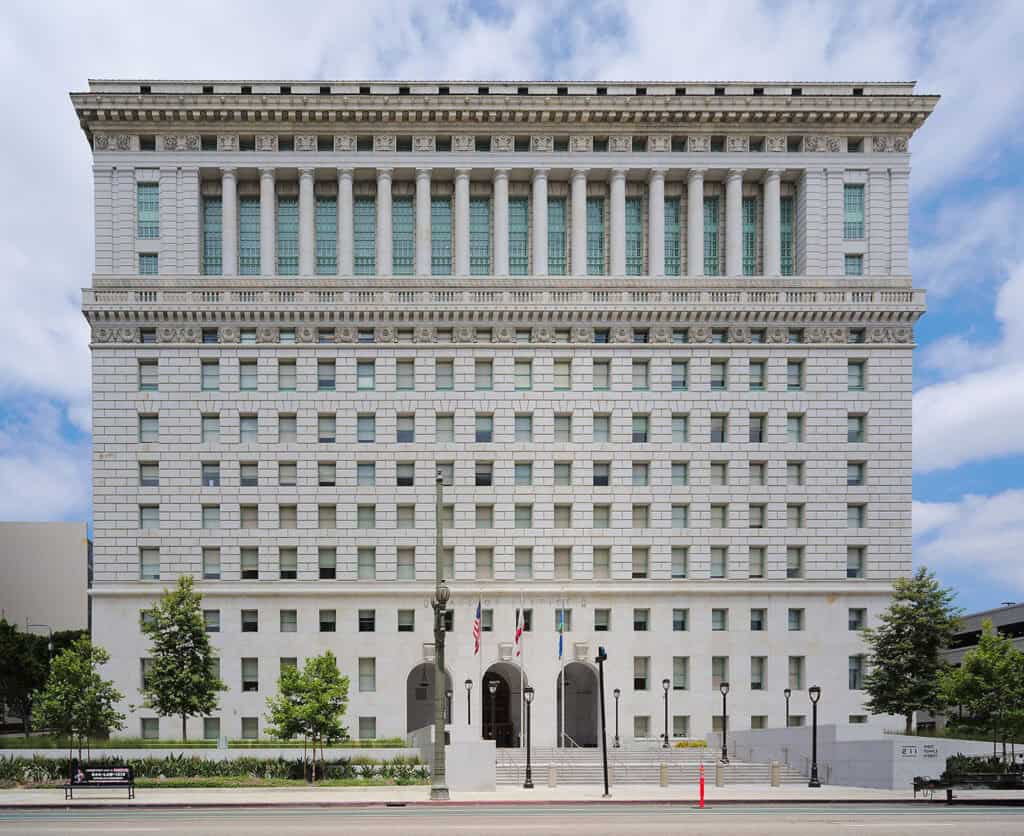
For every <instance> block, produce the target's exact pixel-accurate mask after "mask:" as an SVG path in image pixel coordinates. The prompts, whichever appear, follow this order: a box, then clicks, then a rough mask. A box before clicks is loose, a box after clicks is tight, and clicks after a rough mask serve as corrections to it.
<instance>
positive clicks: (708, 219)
mask: <svg viewBox="0 0 1024 836" xmlns="http://www.w3.org/2000/svg"><path fill="white" fill-rule="evenodd" d="M720 272H721V271H720V268H719V258H718V197H717V196H715V197H705V198H704V275H705V276H717V275H718V274H719V273H720Z"/></svg>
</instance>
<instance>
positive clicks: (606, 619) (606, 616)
mask: <svg viewBox="0 0 1024 836" xmlns="http://www.w3.org/2000/svg"><path fill="white" fill-rule="evenodd" d="M611 629H612V611H611V610H609V609H597V608H595V610H594V632H595V633H607V632H609V631H610V630H611Z"/></svg>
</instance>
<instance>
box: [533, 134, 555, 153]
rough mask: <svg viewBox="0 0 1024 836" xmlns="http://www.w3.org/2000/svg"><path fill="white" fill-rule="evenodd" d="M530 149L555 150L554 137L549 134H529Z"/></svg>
mask: <svg viewBox="0 0 1024 836" xmlns="http://www.w3.org/2000/svg"><path fill="white" fill-rule="evenodd" d="M530 150H531V151H554V150H555V138H554V137H553V136H552V135H550V134H545V135H543V136H531V137H530Z"/></svg>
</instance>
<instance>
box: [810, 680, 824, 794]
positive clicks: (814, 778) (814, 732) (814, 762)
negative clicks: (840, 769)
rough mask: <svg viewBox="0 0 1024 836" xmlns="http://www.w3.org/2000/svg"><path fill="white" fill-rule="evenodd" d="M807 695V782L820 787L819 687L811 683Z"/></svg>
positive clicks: (811, 785)
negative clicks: (808, 708) (808, 729)
mask: <svg viewBox="0 0 1024 836" xmlns="http://www.w3.org/2000/svg"><path fill="white" fill-rule="evenodd" d="M807 695H808V696H809V697H810V698H811V780H810V781H808V782H807V786H809V787H820V786H821V781H819V780H818V700H820V699H821V687H820V686H818V685H812V686H811V687H810V688H808V689H807Z"/></svg>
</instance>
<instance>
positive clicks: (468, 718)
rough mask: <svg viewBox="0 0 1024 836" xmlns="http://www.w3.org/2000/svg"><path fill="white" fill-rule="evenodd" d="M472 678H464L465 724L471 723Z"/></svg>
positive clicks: (469, 724)
mask: <svg viewBox="0 0 1024 836" xmlns="http://www.w3.org/2000/svg"><path fill="white" fill-rule="evenodd" d="M472 694H473V680H472V679H467V680H466V725H467V726H471V725H473V696H472Z"/></svg>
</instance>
